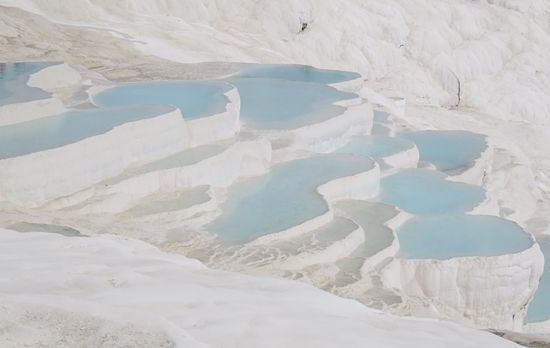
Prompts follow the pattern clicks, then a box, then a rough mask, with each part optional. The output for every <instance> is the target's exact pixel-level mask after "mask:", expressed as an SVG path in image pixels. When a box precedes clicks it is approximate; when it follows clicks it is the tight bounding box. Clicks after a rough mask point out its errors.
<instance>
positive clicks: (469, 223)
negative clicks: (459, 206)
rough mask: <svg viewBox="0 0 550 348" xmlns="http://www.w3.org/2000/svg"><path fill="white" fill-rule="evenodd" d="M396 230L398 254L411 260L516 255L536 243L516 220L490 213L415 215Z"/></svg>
mask: <svg viewBox="0 0 550 348" xmlns="http://www.w3.org/2000/svg"><path fill="white" fill-rule="evenodd" d="M396 233H397V237H398V239H399V244H400V250H399V256H400V257H402V258H408V259H439V260H447V259H451V258H455V257H473V256H483V257H487V256H498V255H505V254H514V253H518V252H521V251H524V250H526V249H528V248H530V247H531V246H532V245H533V243H534V241H533V239H532V237H531V236H530V235H529V234H528V233H526V232H525V231H523V229H522V228H521V227H520V226H518V225H517V224H516V223H514V222H512V221H509V220H505V219H502V218H499V217H496V216H489V215H466V214H457V215H445V216H437V217H414V218H412V219H410V220H408V221H406V222H405V223H404V224H403V225H401V227H399V228H398V229H397V230H396Z"/></svg>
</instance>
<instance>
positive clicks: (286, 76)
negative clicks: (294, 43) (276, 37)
mask: <svg viewBox="0 0 550 348" xmlns="http://www.w3.org/2000/svg"><path fill="white" fill-rule="evenodd" d="M234 77H239V78H242V77H244V78H263V79H280V80H286V81H300V82H315V83H321V84H333V83H340V82H345V81H350V80H355V79H358V78H361V75H360V74H357V73H354V72H349V71H341V70H326V69H317V68H314V67H312V66H309V65H298V64H261V65H259V64H247V65H245V66H244V67H243V68H242V69H241V71H240V72H239V73H237V74H236V75H234Z"/></svg>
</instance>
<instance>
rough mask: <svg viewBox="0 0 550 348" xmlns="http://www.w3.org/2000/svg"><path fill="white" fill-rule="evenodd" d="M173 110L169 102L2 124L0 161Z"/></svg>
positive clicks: (86, 111)
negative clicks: (167, 104) (166, 103)
mask: <svg viewBox="0 0 550 348" xmlns="http://www.w3.org/2000/svg"><path fill="white" fill-rule="evenodd" d="M172 110H174V108H173V107H170V106H166V105H149V106H148V105H136V106H131V107H123V108H105V109H89V110H79V111H70V112H66V113H63V114H60V115H55V116H50V117H44V118H40V119H36V120H32V121H29V122H23V123H17V124H13V125H8V126H4V127H0V160H2V159H6V158H11V157H17V156H23V155H27V154H30V153H33V152H38V151H44V150H48V149H53V148H57V147H61V146H64V145H67V144H71V143H75V142H77V141H80V140H83V139H85V138H88V137H91V136H94V135H99V134H102V133H106V132H108V131H109V130H111V129H113V128H114V127H116V126H119V125H121V124H124V123H127V122H133V121H138V120H142V119H147V118H151V117H155V116H158V115H161V114H164V113H167V112H170V111H172ZM100 155H101V154H98V156H100Z"/></svg>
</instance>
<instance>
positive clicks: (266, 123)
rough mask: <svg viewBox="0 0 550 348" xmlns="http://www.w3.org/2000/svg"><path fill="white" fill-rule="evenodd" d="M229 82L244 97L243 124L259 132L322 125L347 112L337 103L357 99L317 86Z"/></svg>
mask: <svg viewBox="0 0 550 348" xmlns="http://www.w3.org/2000/svg"><path fill="white" fill-rule="evenodd" d="M227 81H228V82H230V83H231V84H233V85H235V86H236V87H237V89H238V90H239V94H240V95H241V120H243V121H244V122H245V123H246V124H247V126H249V127H251V128H256V129H272V130H284V129H294V128H299V127H303V126H306V125H310V124H314V123H318V122H322V121H325V120H328V119H330V118H332V117H335V116H338V115H340V114H342V113H343V112H344V111H345V110H346V108H345V107H342V106H338V105H334V103H336V102H340V101H345V100H350V99H355V98H357V95H356V94H354V93H348V92H342V91H339V90H337V89H335V88H332V87H329V86H326V85H322V84H317V83H309V82H296V81H286V80H278V79H264V78H230V79H228V80H227Z"/></svg>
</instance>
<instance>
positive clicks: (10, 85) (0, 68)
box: [0, 62, 59, 105]
mask: <svg viewBox="0 0 550 348" xmlns="http://www.w3.org/2000/svg"><path fill="white" fill-rule="evenodd" d="M56 64H59V63H52V62H40V63H0V105H6V104H13V103H24V102H28V101H32V100H37V99H46V98H49V97H50V94H49V93H47V92H45V91H43V90H41V89H40V88H36V87H30V86H28V85H27V81H28V80H29V76H30V75H31V74H34V73H36V72H38V71H40V70H42V69H44V68H47V67H49V66H52V65H56Z"/></svg>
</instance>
